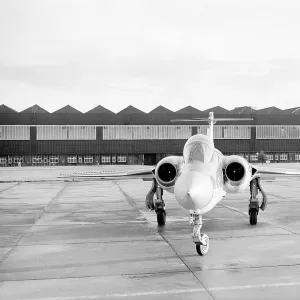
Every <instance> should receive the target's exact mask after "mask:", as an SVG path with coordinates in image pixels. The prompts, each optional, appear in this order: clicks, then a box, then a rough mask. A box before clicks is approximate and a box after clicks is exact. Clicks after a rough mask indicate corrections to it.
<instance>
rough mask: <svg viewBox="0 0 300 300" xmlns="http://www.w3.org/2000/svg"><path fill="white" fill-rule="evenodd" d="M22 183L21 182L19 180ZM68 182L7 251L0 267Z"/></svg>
mask: <svg viewBox="0 0 300 300" xmlns="http://www.w3.org/2000/svg"><path fill="white" fill-rule="evenodd" d="M19 183H20V182H19ZM67 185H68V184H65V185H64V186H63V187H62V188H61V189H60V190H59V191H58V193H57V194H56V195H55V196H54V197H53V198H52V199H51V200H50V201H49V202H48V204H47V205H45V206H44V208H43V210H42V212H41V213H40V215H39V216H38V218H37V219H36V220H35V222H34V224H32V225H31V226H28V227H29V228H27V230H26V231H25V232H24V233H23V234H22V235H21V236H20V238H19V239H18V240H17V242H16V244H15V245H13V246H12V247H11V249H10V250H9V251H7V252H6V253H5V255H4V257H3V259H2V260H1V261H0V268H1V266H2V264H3V263H4V261H5V260H6V259H7V258H8V257H9V255H10V254H11V253H12V251H13V250H14V249H15V248H16V247H17V246H18V244H19V243H20V241H21V240H22V238H23V237H24V235H26V234H27V233H28V232H29V231H30V230H31V228H32V227H33V226H34V225H35V224H36V222H38V221H39V220H40V219H41V217H42V216H43V215H44V213H45V210H46V208H47V207H48V206H49V204H50V203H51V202H52V201H54V200H55V199H57V198H58V197H59V196H60V195H61V194H62V192H63V191H64V190H65V188H66V187H67Z"/></svg>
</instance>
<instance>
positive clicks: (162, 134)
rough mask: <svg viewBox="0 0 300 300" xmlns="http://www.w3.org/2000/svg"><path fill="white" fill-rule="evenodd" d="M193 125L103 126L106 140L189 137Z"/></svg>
mask: <svg viewBox="0 0 300 300" xmlns="http://www.w3.org/2000/svg"><path fill="white" fill-rule="evenodd" d="M191 135H192V127H191V126H187V125H180V126H178V125H177V126H176V125H111V126H105V127H103V139H104V140H155V139H156V140H157V139H159V140H162V139H166V140H168V139H188V138H189V137H190V136H191Z"/></svg>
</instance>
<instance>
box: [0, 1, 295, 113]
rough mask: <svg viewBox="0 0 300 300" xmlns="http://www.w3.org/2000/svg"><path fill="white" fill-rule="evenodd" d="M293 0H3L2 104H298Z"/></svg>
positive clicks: (0, 9) (56, 106)
mask: <svg viewBox="0 0 300 300" xmlns="http://www.w3.org/2000/svg"><path fill="white" fill-rule="evenodd" d="M299 16H300V1H299V0H294V1H292V0H234V1H233V0H205V1H204V0H195V1H187V0H184V1H175V0H170V1H167V0H157V1H156V0H149V1H144V0H136V1H132V0H120V1H112V0H103V1H101V0H97V1H96V0H95V1H88V0H82V1H79V0H69V1H65V0H57V1H55V0H49V1H48V0H47V1H45V0H36V1H31V0H30V1H29V0H28V1H27V0H19V1H17V0H1V1H0V104H1V103H2V104H5V105H7V106H10V107H11V108H13V109H16V110H17V111H21V110H23V109H25V108H27V107H29V106H32V105H34V104H38V105H40V106H41V107H43V108H45V109H46V110H48V111H50V112H53V111H55V110H57V109H59V108H61V107H62V106H64V105H66V104H70V105H72V106H73V107H75V108H76V109H79V110H80V111H82V112H86V111H88V110H90V109H91V108H93V107H95V106H97V105H99V104H100V105H102V106H104V107H106V108H108V109H110V110H112V111H114V112H118V111H120V110H121V109H123V108H125V107H126V106H128V105H133V106H135V107H137V108H138V109H141V110H143V111H145V112H149V111H150V110H152V109H153V108H155V107H156V106H158V105H163V106H165V107H167V108H169V109H171V110H174V111H175V110H178V109H181V108H183V107H185V106H187V105H191V106H194V107H196V108H198V109H200V110H204V109H207V108H209V107H212V106H216V105H220V106H223V107H225V108H227V109H233V108H234V107H237V106H245V105H247V106H249V105H250V106H254V107H257V108H264V107H268V106H277V107H279V108H281V109H286V108H291V107H295V106H300V38H299V37H300V17H299Z"/></svg>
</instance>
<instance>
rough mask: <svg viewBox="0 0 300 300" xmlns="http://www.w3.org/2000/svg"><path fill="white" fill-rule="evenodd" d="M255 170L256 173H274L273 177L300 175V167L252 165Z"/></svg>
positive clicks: (261, 174)
mask: <svg viewBox="0 0 300 300" xmlns="http://www.w3.org/2000/svg"><path fill="white" fill-rule="evenodd" d="M252 167H253V168H255V169H256V170H257V172H256V175H258V176H265V175H274V177H281V176H288V177H300V169H287V168H281V167H265V166H258V165H252Z"/></svg>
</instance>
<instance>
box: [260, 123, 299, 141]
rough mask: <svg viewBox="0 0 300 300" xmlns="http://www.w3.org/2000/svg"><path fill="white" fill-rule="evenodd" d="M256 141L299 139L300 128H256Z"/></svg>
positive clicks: (269, 126)
mask: <svg viewBox="0 0 300 300" xmlns="http://www.w3.org/2000/svg"><path fill="white" fill-rule="evenodd" d="M256 138H257V139H300V126H290V125H283V126H278V125H265V126H256Z"/></svg>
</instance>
